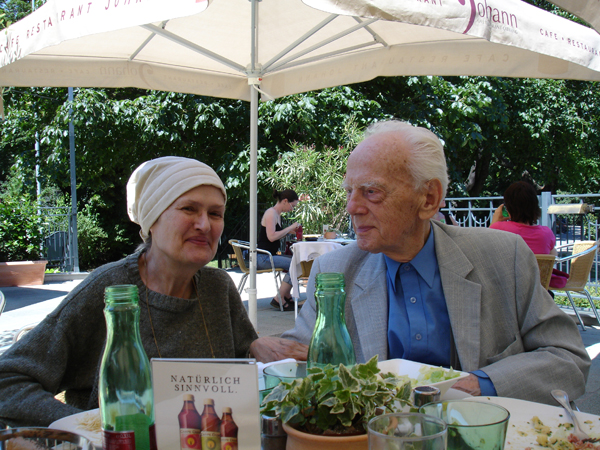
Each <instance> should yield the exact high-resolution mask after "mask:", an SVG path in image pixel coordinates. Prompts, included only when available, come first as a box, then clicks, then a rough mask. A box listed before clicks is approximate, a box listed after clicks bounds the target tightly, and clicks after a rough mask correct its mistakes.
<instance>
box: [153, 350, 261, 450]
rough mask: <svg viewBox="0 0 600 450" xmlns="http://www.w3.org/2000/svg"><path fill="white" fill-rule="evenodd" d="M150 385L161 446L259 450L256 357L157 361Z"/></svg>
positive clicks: (171, 449)
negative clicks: (151, 384) (152, 391)
mask: <svg viewBox="0 0 600 450" xmlns="http://www.w3.org/2000/svg"><path fill="white" fill-rule="evenodd" d="M152 383H153V385H154V412H155V418H156V439H157V445H158V448H160V449H169V450H178V449H181V450H186V449H198V450H200V449H202V450H237V449H239V450H260V414H259V397H258V369H257V366H256V363H255V360H254V359H169V358H154V359H152ZM191 405H193V406H195V408H194V407H193V406H191ZM196 411H197V412H196ZM217 417H218V419H217ZM180 425H181V426H180ZM236 427H237V428H236ZM236 431H237V433H236ZM235 434H237V436H236V437H237V439H236V437H234V435H235Z"/></svg>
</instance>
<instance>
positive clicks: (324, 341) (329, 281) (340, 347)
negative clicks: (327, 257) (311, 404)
mask: <svg viewBox="0 0 600 450" xmlns="http://www.w3.org/2000/svg"><path fill="white" fill-rule="evenodd" d="M344 286H345V283H344V274H343V273H327V272H321V273H318V274H317V278H316V289H315V301H316V302H317V321H316V323H315V329H314V330H313V335H312V339H311V340H310V346H309V347H308V359H307V362H308V367H315V366H317V367H322V366H325V365H327V364H333V365H335V366H337V365H339V364H344V365H346V366H351V365H354V364H356V356H355V355H354V346H353V345H352V339H350V333H349V332H348V328H347V327H346V317H345V306H346V292H345V290H344Z"/></svg>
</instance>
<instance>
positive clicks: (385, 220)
mask: <svg viewBox="0 0 600 450" xmlns="http://www.w3.org/2000/svg"><path fill="white" fill-rule="evenodd" d="M408 157H409V154H408V152H407V149H406V144H405V143H404V142H403V140H402V138H401V135H400V134H399V133H397V132H389V133H382V134H378V135H375V136H372V137H370V138H368V139H366V140H364V141H363V142H362V143H360V144H359V145H358V146H357V147H356V149H355V150H354V151H353V152H352V154H351V155H350V157H349V158H348V164H347V169H346V179H345V181H344V187H345V189H346V195H347V202H348V204H347V206H346V209H347V211H348V213H349V214H350V216H351V217H352V223H353V226H354V231H355V232H356V236H357V240H358V246H359V248H361V249H362V250H366V251H368V252H371V253H384V254H385V255H387V256H388V257H390V258H392V259H394V260H396V261H401V262H405V261H409V260H410V259H412V258H413V257H414V256H415V255H416V254H417V253H418V252H419V250H420V249H421V248H422V247H423V245H424V243H425V240H424V239H426V238H427V236H428V233H429V228H425V225H427V226H428V223H429V222H428V220H423V218H420V217H419V212H420V208H421V206H422V205H423V203H424V198H425V195H424V194H423V193H420V192H417V191H415V189H414V187H413V180H412V178H411V177H410V175H409V174H408V171H407V169H406V162H407V158H408ZM436 206H437V205H436Z"/></svg>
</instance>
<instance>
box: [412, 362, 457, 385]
mask: <svg viewBox="0 0 600 450" xmlns="http://www.w3.org/2000/svg"><path fill="white" fill-rule="evenodd" d="M459 376H460V372H459V371H457V370H454V369H453V368H452V367H451V368H450V369H444V368H443V367H427V366H422V367H421V368H420V369H419V376H418V377H417V379H416V380H414V381H415V382H416V384H415V383H413V386H419V385H422V384H433V383H439V382H440V381H446V380H451V379H452V378H457V377H459ZM411 381H413V379H411Z"/></svg>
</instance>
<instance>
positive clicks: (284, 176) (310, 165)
mask: <svg viewBox="0 0 600 450" xmlns="http://www.w3.org/2000/svg"><path fill="white" fill-rule="evenodd" d="M345 136H346V138H345V141H346V144H345V145H343V146H339V147H336V148H333V147H326V148H323V149H318V148H316V147H315V146H306V145H301V144H297V143H293V144H291V151H289V152H286V153H284V154H283V155H281V156H280V158H279V160H278V161H277V163H276V164H275V167H274V168H273V170H272V171H271V172H270V173H269V175H268V178H267V181H268V182H269V183H270V184H271V185H272V186H273V187H274V188H275V189H277V190H282V189H293V190H295V191H296V192H297V193H298V195H299V196H300V200H301V201H300V202H299V203H298V206H297V207H296V209H294V211H293V212H292V213H291V214H289V215H288V219H289V220H297V221H298V222H300V223H301V224H302V226H303V228H304V233H305V234H311V233H312V234H320V233H321V231H322V226H323V224H328V225H332V226H333V228H334V229H337V230H340V231H342V232H346V231H347V230H348V228H349V218H348V213H347V212H346V192H345V191H344V189H343V188H342V182H343V181H344V175H345V173H346V162H347V160H348V156H349V155H350V153H351V152H352V150H353V149H354V147H355V146H356V142H357V141H358V137H359V136H360V133H359V132H358V130H357V126H356V125H355V124H354V123H353V121H350V122H349V123H348V124H347V127H346V132H345Z"/></svg>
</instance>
